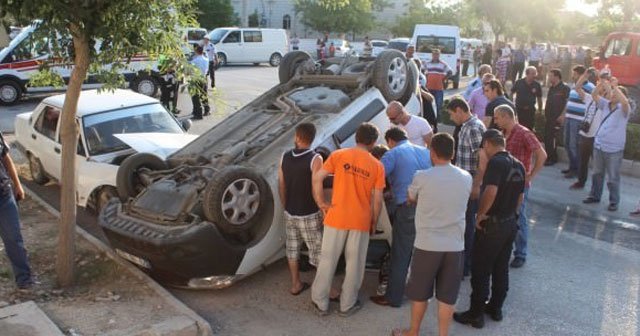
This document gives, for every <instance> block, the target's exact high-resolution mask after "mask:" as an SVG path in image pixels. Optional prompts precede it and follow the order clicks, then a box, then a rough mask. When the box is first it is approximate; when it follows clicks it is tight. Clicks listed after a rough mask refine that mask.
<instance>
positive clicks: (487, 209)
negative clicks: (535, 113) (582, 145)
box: [453, 129, 526, 328]
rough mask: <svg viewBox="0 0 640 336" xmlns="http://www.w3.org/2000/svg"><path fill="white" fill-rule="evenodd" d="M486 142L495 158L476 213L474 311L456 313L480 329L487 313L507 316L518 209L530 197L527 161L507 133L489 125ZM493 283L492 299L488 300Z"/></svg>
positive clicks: (461, 320) (495, 317) (498, 317)
mask: <svg viewBox="0 0 640 336" xmlns="http://www.w3.org/2000/svg"><path fill="white" fill-rule="evenodd" d="M482 146H483V150H484V152H485V153H486V154H487V157H489V158H490V159H489V162H488V163H487V169H486V172H485V174H484V178H483V185H484V192H483V193H482V195H481V196H480V207H479V209H478V215H477V217H476V219H477V224H476V233H475V237H474V241H473V264H472V265H471V289H472V292H471V306H470V308H469V310H468V311H465V312H461V313H455V314H454V315H453V319H454V320H455V321H456V322H458V323H462V324H470V325H471V326H472V327H474V328H482V327H484V313H485V312H486V313H487V314H489V315H490V317H491V319H493V320H494V321H501V320H502V305H503V303H504V301H505V299H506V297H507V291H508V290H509V256H510V254H511V248H512V245H513V240H514V239H515V237H516V232H517V231H518V224H517V218H518V214H517V210H518V208H519V205H520V203H521V202H522V199H523V197H524V186H525V176H526V175H525V170H524V166H523V165H522V163H520V161H518V159H516V158H514V157H513V156H511V154H509V152H507V151H506V149H505V148H506V147H505V146H506V140H505V137H504V135H503V134H502V132H500V131H498V130H496V129H489V130H487V131H486V132H485V133H484V135H483V136H482ZM490 283H491V287H489V284H490ZM489 288H491V299H490V300H489V303H487V304H485V302H487V299H488V298H489Z"/></svg>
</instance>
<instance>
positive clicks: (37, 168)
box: [28, 154, 49, 184]
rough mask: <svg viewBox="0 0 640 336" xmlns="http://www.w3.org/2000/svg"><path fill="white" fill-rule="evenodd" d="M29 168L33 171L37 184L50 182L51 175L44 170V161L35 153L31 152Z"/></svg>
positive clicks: (34, 180) (32, 174) (32, 175)
mask: <svg viewBox="0 0 640 336" xmlns="http://www.w3.org/2000/svg"><path fill="white" fill-rule="evenodd" d="M28 156H29V170H30V171H31V178H32V179H33V182H35V183H37V184H45V183H47V182H49V176H47V173H46V172H45V171H44V167H42V163H41V162H40V159H38V158H37V157H36V156H35V155H33V154H29V155H28Z"/></svg>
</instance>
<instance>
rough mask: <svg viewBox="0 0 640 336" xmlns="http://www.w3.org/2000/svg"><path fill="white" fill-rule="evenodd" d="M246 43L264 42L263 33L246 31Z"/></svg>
mask: <svg viewBox="0 0 640 336" xmlns="http://www.w3.org/2000/svg"><path fill="white" fill-rule="evenodd" d="M244 41H245V42H262V32H261V31H257V30H245V31H244Z"/></svg>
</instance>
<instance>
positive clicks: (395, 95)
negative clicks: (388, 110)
mask: <svg viewBox="0 0 640 336" xmlns="http://www.w3.org/2000/svg"><path fill="white" fill-rule="evenodd" d="M409 71H410V70H408V64H407V61H406V58H405V57H404V55H403V54H402V53H401V52H399V51H397V50H385V51H383V52H381V53H380V55H379V56H378V58H376V60H375V61H374V63H373V77H372V81H373V85H374V86H375V87H377V88H378V90H380V92H381V93H382V95H383V96H384V98H385V99H386V100H387V101H392V100H400V99H401V98H402V97H403V96H404V95H405V94H406V91H407V90H408V91H410V92H413V91H414V90H415V83H414V82H415V80H414V81H411V80H410V78H409V75H408V74H409Z"/></svg>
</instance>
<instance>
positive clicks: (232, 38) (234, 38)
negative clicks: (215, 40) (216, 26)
mask: <svg viewBox="0 0 640 336" xmlns="http://www.w3.org/2000/svg"><path fill="white" fill-rule="evenodd" d="M222 43H240V31H239V30H236V31H232V32H230V33H229V35H227V37H225V38H224V41H223V42H222Z"/></svg>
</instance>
